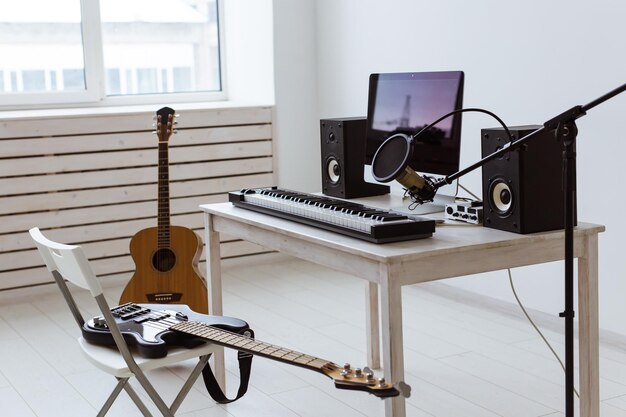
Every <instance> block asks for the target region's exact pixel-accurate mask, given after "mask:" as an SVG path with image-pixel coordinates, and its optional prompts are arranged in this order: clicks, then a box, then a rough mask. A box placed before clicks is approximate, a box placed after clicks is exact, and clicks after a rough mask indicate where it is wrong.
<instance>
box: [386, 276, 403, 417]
mask: <svg viewBox="0 0 626 417" xmlns="http://www.w3.org/2000/svg"><path fill="white" fill-rule="evenodd" d="M380 275H381V277H380V283H381V284H380V291H381V292H380V296H381V328H382V335H383V368H384V370H385V379H386V380H387V382H390V383H395V382H398V381H404V352H403V351H402V349H403V344H402V291H401V290H402V287H401V286H400V285H399V284H398V283H397V280H395V279H393V278H394V277H393V276H392V275H391V274H390V272H389V269H388V268H387V267H386V265H381V274H380ZM385 416H386V417H405V416H406V404H405V400H404V398H403V397H394V398H389V399H386V400H385Z"/></svg>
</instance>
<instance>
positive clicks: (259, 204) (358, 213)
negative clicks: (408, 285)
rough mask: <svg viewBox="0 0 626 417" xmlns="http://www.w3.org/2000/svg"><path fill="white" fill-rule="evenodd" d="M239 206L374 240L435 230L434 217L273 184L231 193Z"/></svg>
mask: <svg viewBox="0 0 626 417" xmlns="http://www.w3.org/2000/svg"><path fill="white" fill-rule="evenodd" d="M228 199H229V201H230V202H231V203H233V205H235V206H236V207H241V208H245V209H248V210H254V211H257V212H260V213H265V214H269V215H272V216H276V217H281V218H283V219H287V220H293V221H295V222H299V223H303V224H307V225H310V226H315V227H319V228H322V229H326V230H330V231H332V232H336V233H341V234H344V235H347V236H351V237H354V238H357V239H362V240H366V241H369V242H374V243H387V242H398V241H404V240H413V239H422V238H427V237H430V236H432V234H433V233H434V232H435V221H434V220H430V219H426V218H422V217H417V216H412V215H406V214H404V213H399V212H395V211H391V210H383V209H380V208H376V207H368V206H365V205H362V204H358V203H354V202H351V201H346V200H339V199H334V198H329V197H326V196H321V195H316V194H307V193H303V192H299V191H292V190H285V189H280V188H276V187H271V188H244V189H242V190H240V191H236V192H231V193H228Z"/></svg>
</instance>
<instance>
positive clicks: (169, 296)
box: [146, 292, 183, 303]
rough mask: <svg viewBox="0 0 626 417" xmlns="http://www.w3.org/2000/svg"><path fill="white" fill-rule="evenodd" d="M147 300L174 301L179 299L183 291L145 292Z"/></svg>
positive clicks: (157, 301)
mask: <svg viewBox="0 0 626 417" xmlns="http://www.w3.org/2000/svg"><path fill="white" fill-rule="evenodd" d="M146 297H148V301H149V302H151V303H175V302H177V301H180V299H181V298H182V297H183V293H180V292H160V293H153V294H146Z"/></svg>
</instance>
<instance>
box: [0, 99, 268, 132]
mask: <svg viewBox="0 0 626 417" xmlns="http://www.w3.org/2000/svg"><path fill="white" fill-rule="evenodd" d="M155 110H156V108H155ZM177 110H178V112H179V113H180V115H181V116H182V117H184V119H180V127H181V128H182V127H185V128H191V127H220V126H236V125H252V124H269V123H271V119H272V116H271V113H272V110H271V107H248V108H230V109H194V110H182V109H177ZM105 111H109V110H107V109H85V110H84V111H83V114H80V115H79V114H77V115H73V116H64V115H62V114H61V115H59V116H54V115H48V114H51V113H52V112H51V111H45V114H44V112H42V111H24V112H13V113H14V115H11V116H5V118H4V119H3V120H0V139H4V138H7V139H16V138H36V137H47V136H66V135H84V134H93V135H95V134H99V133H111V132H136V131H148V132H149V131H151V130H152V129H153V127H152V123H153V121H152V117H153V116H154V114H155V112H154V111H128V112H120V111H119V110H116V109H111V110H110V114H107V113H105ZM61 112H62V110H59V113H61ZM94 112H98V113H97V114H94Z"/></svg>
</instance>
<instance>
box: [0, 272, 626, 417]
mask: <svg viewBox="0 0 626 417" xmlns="http://www.w3.org/2000/svg"><path fill="white" fill-rule="evenodd" d="M107 292H108V296H109V299H110V302H111V303H112V304H115V302H116V301H115V300H117V299H118V296H119V294H120V292H121V287H114V288H109V289H108V291H107ZM450 294H452V293H450ZM78 298H79V300H80V303H81V304H83V303H86V302H87V301H88V300H89V298H90V297H89V295H88V294H86V293H79V294H78ZM469 301H470V300H468V301H467V302H463V300H462V299H459V297H458V294H456V295H455V296H454V297H452V296H447V290H446V287H445V286H444V285H441V284H422V285H421V286H414V287H406V288H405V289H404V291H403V303H404V311H403V314H404V324H405V329H404V342H405V363H406V374H407V375H406V382H407V383H409V384H410V385H411V386H412V388H413V395H412V396H411V398H409V399H408V402H407V415H408V416H410V417H414V416H415V417H421V416H442V417H461V416H462V417H492V416H506V417H539V416H563V415H564V413H563V409H564V407H563V403H564V399H563V385H562V384H563V372H562V370H561V368H560V367H559V365H558V363H557V362H556V361H555V359H554V358H553V357H552V356H551V354H550V352H549V351H548V349H547V348H546V347H545V345H544V344H543V342H541V340H540V339H539V337H538V336H537V335H536V334H535V333H534V330H533V329H532V328H531V327H530V325H529V324H528V323H527V322H526V321H525V319H523V318H522V315H521V314H520V315H519V317H514V316H511V315H510V314H506V313H502V312H498V309H493V308H490V307H489V306H477V304H476V303H472V302H469ZM224 308H225V314H227V315H231V316H235V317H239V318H242V319H244V320H247V321H248V322H249V323H250V325H251V327H252V328H253V329H254V330H255V332H256V337H257V339H259V340H262V341H266V342H270V343H275V344H279V345H283V346H285V347H288V348H291V349H295V350H299V351H301V352H305V353H309V354H311V355H314V356H318V357H321V358H325V359H329V360H332V361H333V362H336V363H339V364H343V363H344V362H350V363H351V364H353V365H355V366H362V365H364V363H365V326H364V283H363V281H362V280H358V279H354V278H353V277H350V276H347V275H344V274H340V273H337V272H334V271H331V270H328V269H323V268H320V267H318V266H315V265H312V264H308V263H304V262H301V261H292V260H287V261H283V262H274V263H272V264H262V265H255V266H238V267H229V268H225V269H224ZM90 312H91V313H92V315H95V314H96V312H97V311H96V308H95V305H94V306H92V307H91V311H90ZM543 320H546V319H545V318H543ZM554 320H555V322H556V323H559V319H558V318H555V319H554ZM557 328H558V327H557ZM77 335H78V328H77V326H76V324H75V323H74V322H73V320H72V318H71V316H70V313H69V310H68V309H67V307H66V305H65V303H64V301H63V299H62V297H61V295H60V293H59V292H58V290H57V289H56V287H53V286H45V287H38V288H33V289H28V290H14V291H8V292H4V293H0V415H2V416H11V417H33V416H38V417H61V416H63V417H74V416H75V417H86V416H95V415H96V412H97V410H98V409H99V408H100V406H101V404H102V403H103V402H104V400H105V398H106V396H107V395H108V393H109V392H110V390H111V389H112V387H113V386H114V384H115V381H114V379H113V378H112V377H109V376H108V375H105V374H103V373H102V372H100V371H98V370H96V369H95V368H93V367H92V366H91V365H89V364H88V363H87V362H86V361H85V360H84V359H83V358H82V357H81V354H80V352H79V350H78V347H77V344H76V342H75V338H76V336H77ZM546 335H547V336H548V338H549V339H550V340H551V341H552V343H553V344H554V346H555V347H556V348H557V350H558V351H562V339H563V338H562V335H561V334H559V333H557V332H553V331H548V330H547V331H546ZM600 353H601V361H600V362H601V369H600V376H601V386H600V396H601V400H602V408H601V416H602V417H626V351H624V350H621V351H620V350H618V349H614V348H611V347H607V346H601V351H600ZM227 366H228V375H227V378H228V380H229V388H230V392H229V393H230V395H232V394H233V392H234V390H235V388H236V386H237V384H238V380H237V376H238V369H237V361H236V356H235V353H234V352H233V351H229V352H227ZM191 367H192V363H190V364H189V365H188V366H187V367H178V368H172V369H169V370H166V371H160V372H158V373H153V374H152V375H151V376H152V379H153V380H155V381H156V385H157V389H159V390H160V391H161V392H163V393H164V396H165V397H166V398H170V399H171V398H172V396H173V395H174V393H175V392H176V391H177V389H178V387H179V385H180V384H182V378H181V375H185V372H187V371H188V370H189V369H190V368H191ZM153 409H154V408H153ZM179 413H180V414H179V415H180V416H185V417H201V416H206V417H231V416H232V417H252V416H254V417H265V416H267V417H281V416H285V417H296V416H302V417H324V416H345V417H360V416H372V417H374V416H383V415H384V412H383V401H381V400H379V399H377V398H375V397H373V396H371V395H367V394H365V393H360V392H350V391H342V390H337V389H335V388H334V386H333V384H332V382H331V380H329V379H327V378H326V377H324V376H322V375H319V374H316V373H313V372H310V371H307V370H304V369H301V368H296V367H292V366H288V365H285V364H280V363H277V362H273V361H270V360H267V359H263V358H255V359H254V361H253V369H252V377H251V384H250V388H249V391H248V393H247V394H246V395H245V396H244V397H243V398H242V399H240V400H239V401H237V402H235V403H232V404H229V405H226V406H221V405H216V404H215V403H214V402H213V401H212V400H211V399H210V397H209V396H208V395H207V393H206V390H205V388H204V386H203V385H202V382H201V381H199V382H198V383H197V384H196V386H195V387H194V389H193V390H192V392H191V394H190V395H189V397H188V398H187V400H186V401H185V402H184V403H183V405H182V407H181V409H180V411H179ZM108 415H109V416H120V417H122V416H123V417H132V416H140V415H141V414H140V413H139V411H138V410H137V409H136V408H135V407H134V404H133V403H132V402H131V401H130V400H129V399H128V398H127V397H126V396H125V394H124V393H122V394H121V397H120V399H118V401H117V402H116V403H115V404H114V406H113V408H112V409H111V411H110V412H109V414H108ZM155 415H157V414H156V412H155Z"/></svg>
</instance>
